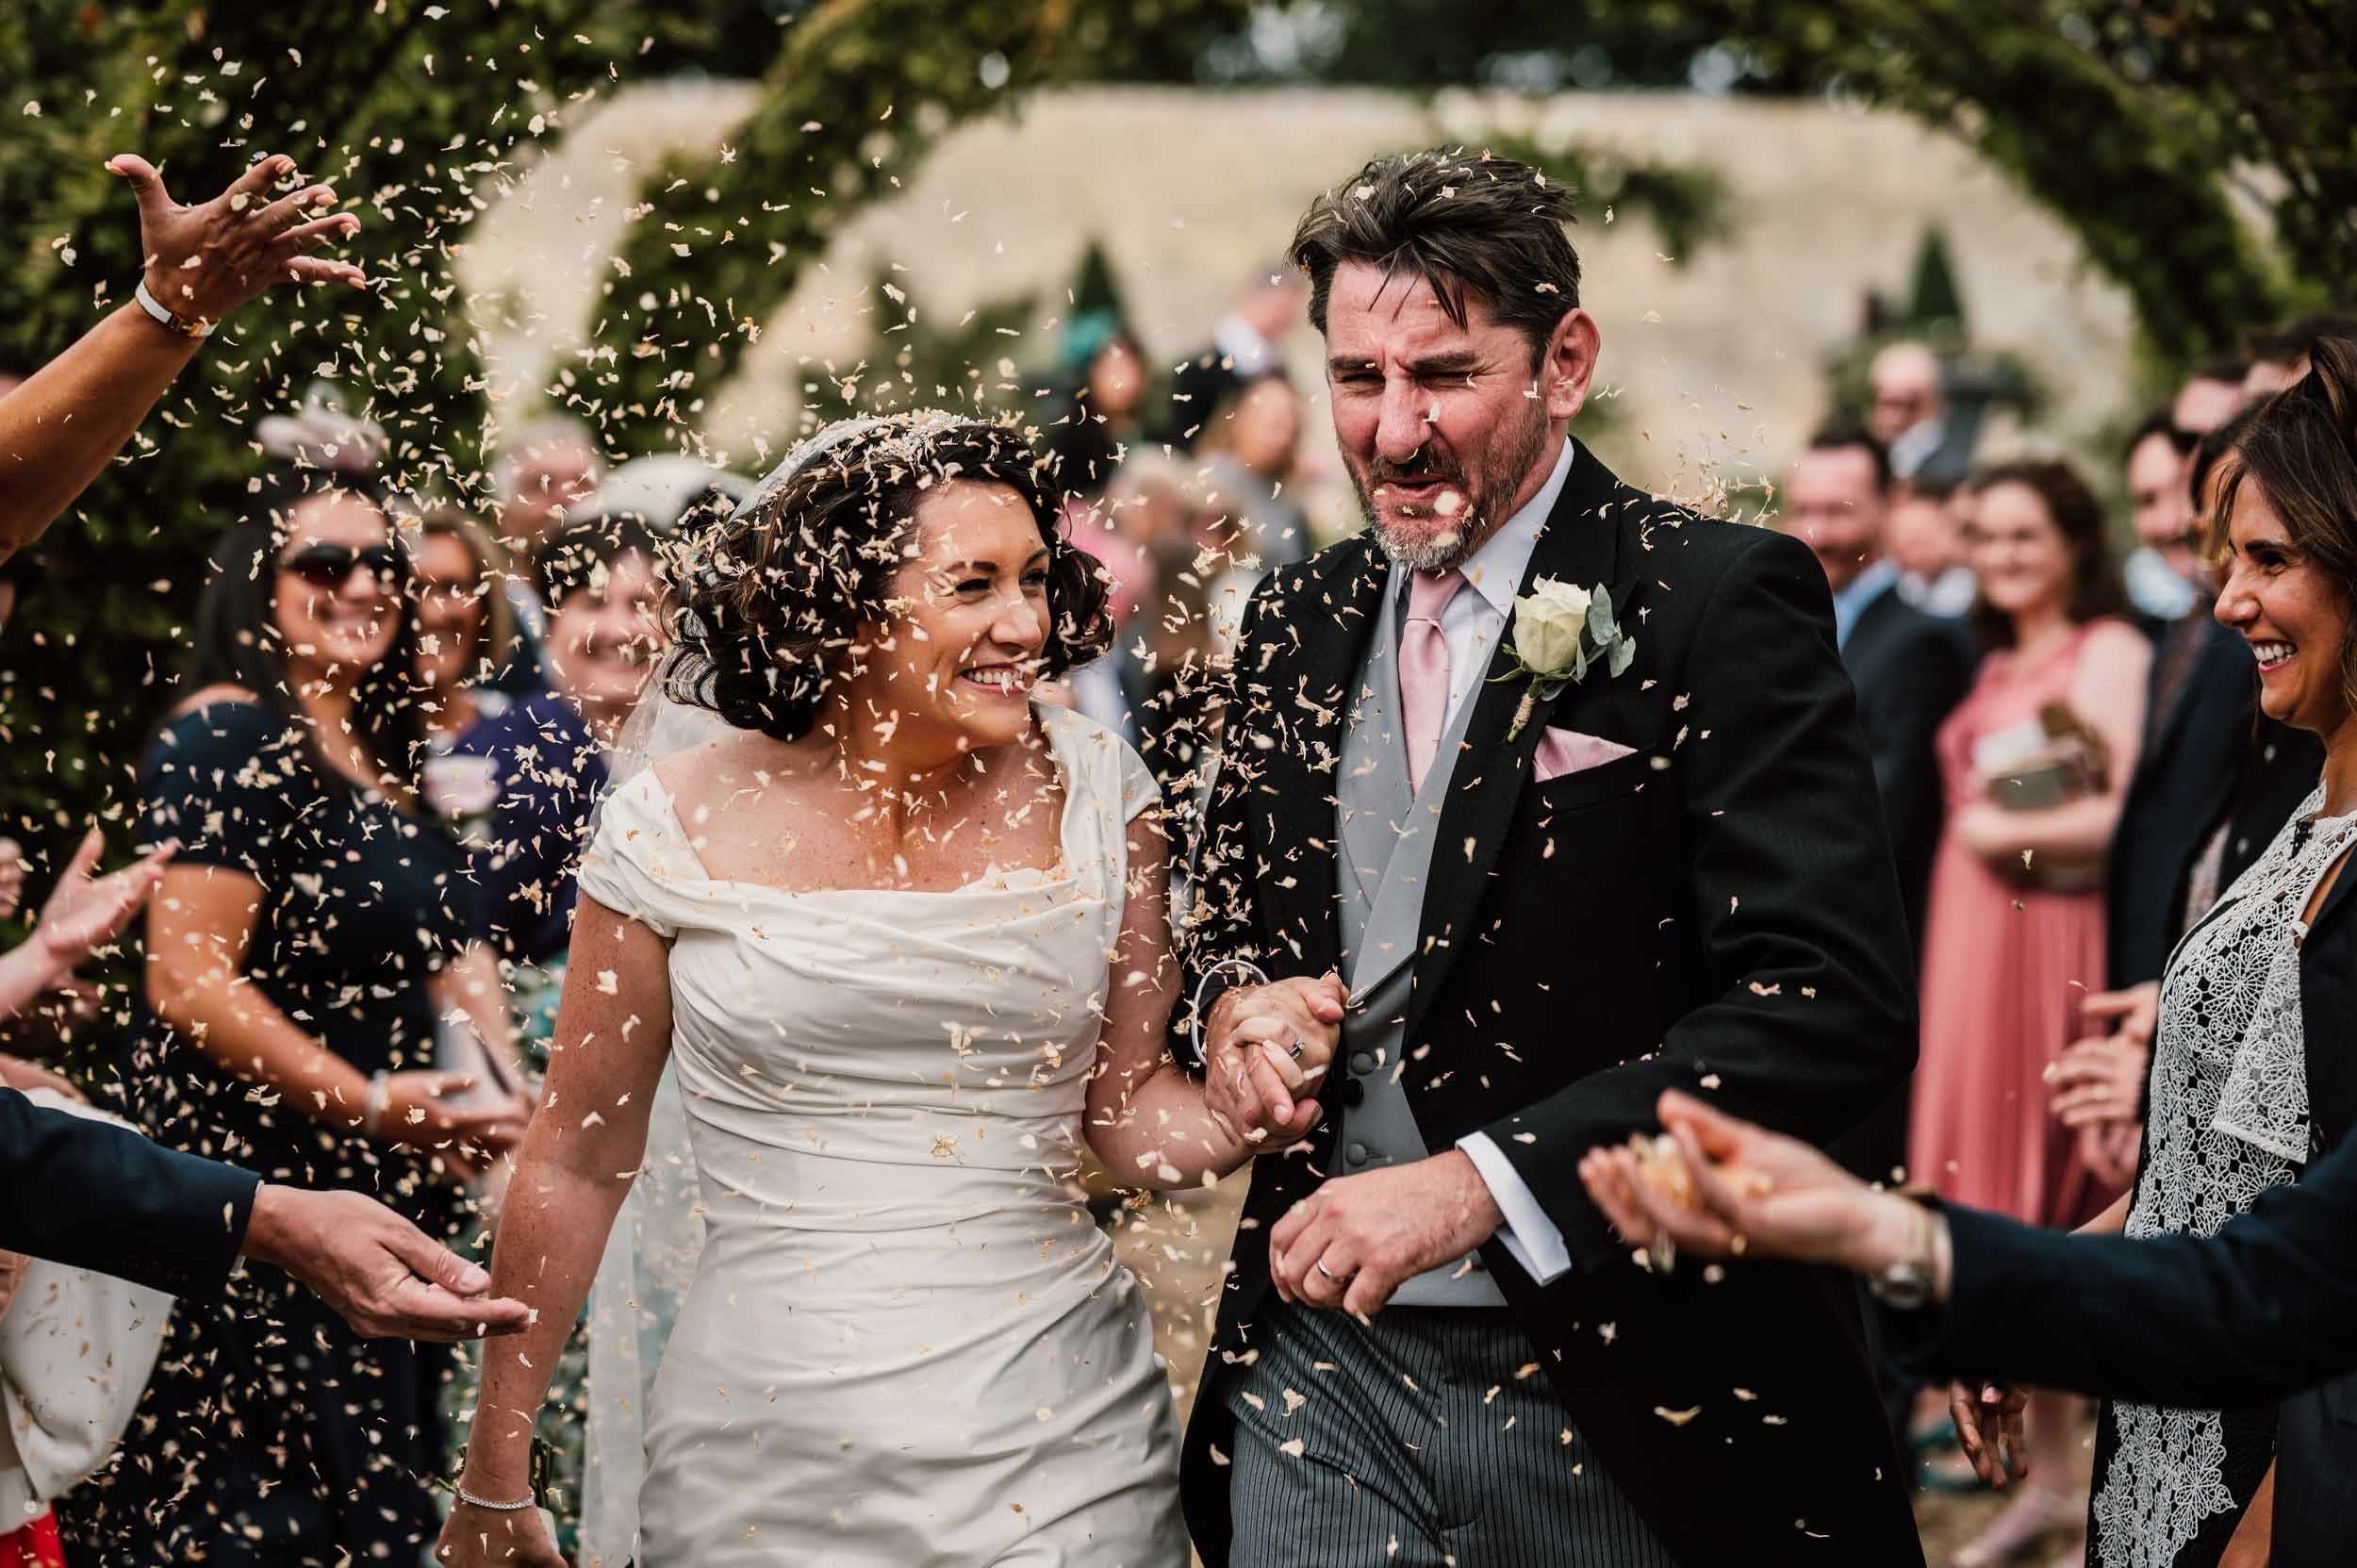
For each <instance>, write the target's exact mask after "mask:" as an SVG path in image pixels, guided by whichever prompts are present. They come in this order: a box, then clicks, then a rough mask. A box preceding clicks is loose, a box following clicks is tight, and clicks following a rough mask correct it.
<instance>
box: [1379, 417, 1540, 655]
mask: <svg viewBox="0 0 2357 1568" xmlns="http://www.w3.org/2000/svg"><path fill="white" fill-rule="evenodd" d="M1577 450H1578V449H1577V448H1576V447H1574V445H1573V444H1572V439H1571V437H1569V436H1566V437H1563V450H1562V451H1561V452H1559V453H1558V454H1556V459H1555V470H1554V471H1553V472H1552V473H1550V474H1548V475H1547V482H1546V483H1545V484H1543V485H1541V486H1540V487H1539V493H1538V494H1537V495H1534V496H1532V497H1531V498H1530V499H1529V500H1528V501H1527V502H1525V503H1523V507H1522V509H1521V510H1520V511H1518V512H1516V513H1515V514H1514V515H1513V516H1512V517H1510V518H1508V519H1507V520H1506V525H1505V526H1504V527H1502V528H1500V529H1499V530H1498V531H1497V532H1496V533H1494V534H1492V535H1491V536H1489V537H1488V538H1486V539H1484V540H1482V542H1481V548H1480V549H1478V550H1476V551H1475V552H1474V553H1472V554H1471V555H1469V556H1467V557H1466V558H1465V564H1464V565H1463V566H1461V567H1459V568H1458V569H1459V571H1461V572H1463V573H1464V574H1465V581H1466V583H1467V584H1468V585H1470V586H1472V587H1473V588H1474V589H1475V591H1476V592H1477V593H1479V594H1480V595H1481V597H1482V598H1483V599H1484V600H1485V601H1487V602H1488V603H1489V606H1490V608H1491V609H1492V610H1494V611H1495V612H1496V613H1498V614H1499V615H1506V614H1508V613H1509V612H1510V611H1511V610H1512V609H1513V607H1514V595H1515V594H1516V593H1518V592H1520V591H1521V589H1522V586H1523V574H1524V573H1525V572H1526V571H1528V570H1529V569H1530V553H1531V552H1532V551H1534V550H1536V549H1538V548H1539V536H1540V535H1541V534H1542V533H1544V532H1545V531H1546V526H1547V518H1548V516H1549V515H1550V514H1551V513H1553V512H1554V510H1555V503H1556V502H1557V501H1558V500H1559V499H1561V497H1562V494H1563V485H1564V482H1565V481H1566V480H1567V479H1569V478H1570V477H1571V472H1572V457H1573V454H1574V453H1575V452H1576V451H1577ZM1392 589H1393V592H1394V593H1396V594H1399V595H1402V596H1405V595H1406V593H1407V591H1408V573H1407V571H1406V570H1405V569H1402V568H1400V567H1398V566H1396V565H1394V566H1393V568H1392Z"/></svg>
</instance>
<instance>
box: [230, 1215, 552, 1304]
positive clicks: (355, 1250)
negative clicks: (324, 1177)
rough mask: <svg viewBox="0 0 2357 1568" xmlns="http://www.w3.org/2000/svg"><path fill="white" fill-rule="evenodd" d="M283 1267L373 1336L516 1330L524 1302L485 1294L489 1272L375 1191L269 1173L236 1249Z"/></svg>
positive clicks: (254, 1257)
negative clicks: (306, 1185)
mask: <svg viewBox="0 0 2357 1568" xmlns="http://www.w3.org/2000/svg"><path fill="white" fill-rule="evenodd" d="M239 1250H240V1251H242V1252H243V1253H244V1254H245V1255H246V1256H247V1257H249V1258H253V1259H256V1260H258V1261H260V1262H262V1263H270V1264H272V1265H273V1266H275V1267H278V1268H282V1269H284V1270H286V1271H287V1272H288V1274H291V1275H292V1276H294V1278H295V1279H298V1280H300V1281H301V1282H302V1283H303V1284H304V1285H305V1286H306V1287H308V1288H309V1289H310V1291H311V1293H312V1294H313V1295H315V1296H318V1297H319V1298H320V1299H321V1300H322V1301H324V1302H326V1303H327V1304H328V1306H330V1307H331V1308H333V1309H335V1312H336V1314H337V1315H338V1317H341V1318H342V1319H343V1320H344V1321H345V1322H346V1323H349V1324H351V1325H352V1327H353V1330H354V1332H355V1333H358V1334H360V1335H362V1336H364V1337H367V1338H371V1339H417V1340H464V1339H475V1338H479V1337H480V1336H482V1335H485V1334H512V1333H514V1332H516V1331H517V1330H518V1329H521V1328H523V1327H524V1325H525V1324H527V1323H529V1322H530V1321H531V1319H532V1310H531V1309H530V1308H529V1307H526V1306H525V1305H524V1304H523V1303H522V1302H520V1301H510V1300H504V1299H491V1298H488V1297H486V1296H484V1294H483V1293H484V1292H485V1291H486V1290H487V1289H489V1288H490V1284H491V1277H490V1276H489V1275H488V1274H486V1273H485V1272H484V1271H483V1270H482V1269H481V1268H479V1267H477V1266H476V1265H474V1264H473V1263H468V1262H467V1261H466V1260H465V1259H463V1258H461V1257H459V1256H458V1255H457V1254H456V1253H454V1252H451V1251H448V1250H446V1249H445V1248H443V1247H441V1246H437V1245H435V1243H434V1242H432V1241H431V1240H429V1239H427V1237H426V1234H425V1232H424V1231H422V1230H419V1229H418V1228H417V1227H416V1226H414V1225H412V1224H410V1223H409V1222H408V1221H407V1220H405V1219H404V1218H402V1217H401V1216H400V1215H399V1214H397V1213H393V1212H392V1211H391V1210H390V1209H387V1208H386V1207H385V1206H384V1205H383V1204H382V1203H379V1202H377V1201H376V1200H375V1199H374V1198H371V1197H367V1196H366V1195H364V1194H361V1193H354V1192H310V1191H306V1190H305V1189H303V1188H300V1187H281V1186H278V1185H275V1184H273V1183H270V1182H265V1183H263V1185H262V1187H261V1189H260V1190H259V1191H258V1192H256V1193H255V1195H254V1213H253V1216H252V1218H250V1219H249V1220H248V1221H247V1223H246V1230H245V1241H244V1243H243V1245H242V1246H240V1248H239Z"/></svg>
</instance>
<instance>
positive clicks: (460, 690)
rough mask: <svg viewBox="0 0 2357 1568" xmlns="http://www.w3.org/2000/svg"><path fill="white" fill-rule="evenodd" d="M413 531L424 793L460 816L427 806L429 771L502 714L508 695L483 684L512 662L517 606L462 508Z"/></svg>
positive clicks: (486, 539)
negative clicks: (424, 747) (424, 753)
mask: <svg viewBox="0 0 2357 1568" xmlns="http://www.w3.org/2000/svg"><path fill="white" fill-rule="evenodd" d="M414 532H415V541H414V543H413V544H412V545H411V554H412V557H413V559H414V560H415V562H416V567H415V570H414V572H413V574H412V577H411V583H412V585H413V588H414V591H415V594H416V597H417V602H418V610H417V616H418V685H419V686H420V688H421V689H420V696H419V700H418V716H419V718H420V719H421V720H422V721H423V722H424V725H425V733H426V744H427V747H428V750H429V752H430V756H429V760H428V763H427V767H426V772H425V790H426V795H427V797H428V803H429V804H432V805H434V806H435V807H436V809H437V810H442V811H444V814H445V815H464V814H465V813H464V812H463V811H461V812H453V811H450V810H449V809H448V808H446V807H444V806H443V804H442V802H440V801H435V800H434V799H433V797H434V796H435V795H436V794H437V780H436V770H435V767H434V766H433V765H434V763H435V762H436V761H439V760H440V759H442V758H444V757H446V756H448V755H450V754H451V753H452V752H453V750H454V749H455V748H456V747H457V745H458V743H459V742H460V741H461V740H463V739H464V738H465V737H466V736H467V735H469V734H471V733H472V732H473V731H474V730H475V729H476V728H477V727H478V726H479V725H482V724H484V723H486V722H487V721H489V720H490V719H493V718H498V717H499V716H500V715H501V714H503V713H504V712H506V711H507V707H508V699H507V696H506V694H505V693H504V692H500V691H496V690H492V689H490V688H489V686H488V685H487V683H488V682H490V681H491V680H493V679H494V678H496V677H497V675H498V674H499V672H500V671H501V670H502V669H504V668H506V667H507V663H508V661H509V660H510V659H512V658H513V657H514V656H515V652H516V641H517V635H518V633H517V629H516V607H515V605H513V604H512V603H510V602H508V598H507V595H506V593H505V592H504V591H503V587H502V584H501V577H502V571H501V558H500V551H499V546H498V545H497V544H496V543H494V542H493V541H492V538H491V536H490V535H488V534H486V533H485V532H484V531H483V528H482V526H481V525H480V524H478V523H477V522H475V520H473V519H472V518H470V517H469V516H468V515H467V514H466V512H465V511H464V510H463V509H462V508H460V507H457V506H452V505H447V504H444V505H435V506H429V507H427V508H425V509H424V510H423V511H422V512H420V514H419V515H418V518H417V521H416V527H415V531H414Z"/></svg>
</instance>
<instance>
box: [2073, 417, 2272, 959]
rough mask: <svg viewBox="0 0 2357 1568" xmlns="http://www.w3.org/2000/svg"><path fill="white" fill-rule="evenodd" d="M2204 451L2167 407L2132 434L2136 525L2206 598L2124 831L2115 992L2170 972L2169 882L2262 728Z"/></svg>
mask: <svg viewBox="0 0 2357 1568" xmlns="http://www.w3.org/2000/svg"><path fill="white" fill-rule="evenodd" d="M2192 450H2193V439H2192V437H2189V436H2187V435H2186V434H2184V432H2181V431H2179V430H2178V429H2177V427H2176V426H2175V425H2174V424H2172V423H2171V422H2170V421H2169V419H2168V416H2167V413H2166V412H2163V413H2157V414H2154V415H2153V416H2151V418H2150V419H2147V420H2146V421H2144V423H2142V424H2141V425H2139V426H2138V427H2137V428H2136V432H2135V434H2134V436H2133V437H2131V438H2130V440H2129V443H2128V490H2129V495H2130V497H2131V499H2132V500H2133V502H2134V508H2135V510H2134V520H2135V528H2136V536H2137V537H2138V538H2139V539H2140V540H2142V541H2143V543H2144V544H2145V545H2147V546H2148V547H2150V548H2151V550H2152V551H2153V552H2154V553H2156V554H2158V555H2159V556H2160V557H2161V558H2162V559H2163V560H2165V561H2167V563H2168V564H2169V565H2170V566H2171V567H2172V568H2174V569H2176V570H2177V571H2178V572H2180V573H2181V574H2182V575H2183V576H2184V579H2185V581H2186V583H2187V584H2188V585H2190V586H2192V587H2193V589H2194V598H2193V603H2192V607H2191V608H2189V609H2188V610H2186V612H2185V613H2184V615H2183V616H2181V617H2179V618H2178V619H2175V620H2173V621H2171V622H2169V623H2168V624H2167V626H2166V627H2164V628H2163V629H2162V631H2161V635H2160V644H2159V647H2158V649H2157V650H2156V651H2155V652H2154V656H2153V659H2152V676H2151V692H2150V694H2149V696H2148V698H2147V701H2146V703H2145V709H2144V716H2145V717H2144V744H2143V746H2142V747H2141V748H2140V749H2139V750H2138V751H2137V752H2136V768H2135V772H2134V774H2133V775H2131V776H2130V778H2129V781H2128V793H2127V795H2126V797H2125V798H2124V799H2123V800H2122V801H2121V802H2120V808H2119V825H2118V828H2117V829H2116V830H2114V832H2113V834H2112V852H2111V854H2110V856H2109V857H2108V860H2107V863H2106V866H2107V876H2108V881H2109V885H2108V886H2107V887H2106V888H2105V889H2104V901H2103V907H2104V912H2105V917H2106V920H2107V922H2108V930H2107V932H2106V944H2105V946H2106V951H2105V954H2104V964H2105V968H2104V974H2105V977H2106V979H2107V982H2108V983H2109V986H2110V988H2111V989H2113V990H2115V991H2118V990H2124V989H2126V988H2127V987H2129V986H2132V985H2137V984H2141V983H2142V982H2146V981H2152V980H2158V979H2159V978H2160V975H2161V964H2162V961H2163V960H2164V959H2166V958H2167V956H2168V949H2169V948H2170V947H2172V946H2173V945H2174V944H2175V941H2176V937H2177V932H2178V928H2177V925H2176V923H2175V922H2174V921H2172V920H2171V918H2170V916H2171V914H2172V913H2173V911H2172V908H2171V900H2170V898H2169V889H2170V887H2171V885H2172V884H2173V883H2175V881H2176V878H2177V873H2178V868H2179V867H2181V866H2183V865H2184V861H2185V858H2186V856H2187V855H2189V854H2190V853H2192V851H2193V850H2194V847H2195V841H2196V839H2197V838H2198V837H2199V835H2200V832H2201V828H2202V824H2203V822H2204V821H2206V820H2207V819H2208V817H2209V815H2210V810H2211V807H2212V806H2213V805H2214V804H2216V802H2217V795H2218V788H2219V785H2220V784H2221V782H2222V781H2223V780H2224V779H2225V778H2226V777H2227V776H2228V775H2229V774H2230V773H2232V772H2233V767H2234V760H2235V757H2236V755H2237V753H2238V752H2240V751H2242V750H2243V749H2244V748H2245V747H2246V746H2247V745H2248V744H2249V741H2250V703H2251V693H2252V690H2253V683H2254V679H2255V677H2253V675H2252V674H2251V666H2250V650H2249V649H2247V648H2245V647H2244V646H2243V642H2242V638H2240V637H2238V636H2236V635H2234V634H2233V632H2231V631H2229V630H2228V629H2227V628H2225V627H2223V626H2220V625H2219V624H2218V623H2217V618H2216V617H2214V616H2212V615H2211V613H2210V606H2211V601H2212V587H2211V584H2210V579H2209V573H2208V570H2207V569H2205V568H2204V567H2203V566H2202V565H2201V561H2200V556H2199V554H2197V553H2196V549H2197V546H2198V543H2199V540H2198V538H2197V530H2196V520H2195V517H2194V510H2193V498H2192V495H2191V494H2190V492H2189V490H2188V487H2187V486H2186V482H2185V479H2186V459H2187V457H2188V456H2189V455H2190V454H2191V453H2192Z"/></svg>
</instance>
